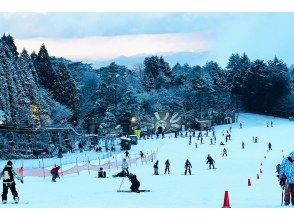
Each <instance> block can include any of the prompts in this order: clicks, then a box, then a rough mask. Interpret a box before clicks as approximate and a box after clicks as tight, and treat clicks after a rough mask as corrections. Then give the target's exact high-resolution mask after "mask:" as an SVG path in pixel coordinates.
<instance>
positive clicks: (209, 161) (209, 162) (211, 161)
mask: <svg viewBox="0 0 294 220" xmlns="http://www.w3.org/2000/svg"><path fill="white" fill-rule="evenodd" d="M214 162H215V161H214V159H213V158H212V157H211V156H210V155H209V154H208V155H207V162H206V164H209V169H211V166H212V168H213V169H215V168H214Z"/></svg>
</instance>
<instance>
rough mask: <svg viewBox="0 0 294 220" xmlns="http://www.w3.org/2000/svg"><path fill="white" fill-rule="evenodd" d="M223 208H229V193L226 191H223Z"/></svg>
mask: <svg viewBox="0 0 294 220" xmlns="http://www.w3.org/2000/svg"><path fill="white" fill-rule="evenodd" d="M223 208H231V206H230V199H229V192H228V191H225V196H224V204H223Z"/></svg>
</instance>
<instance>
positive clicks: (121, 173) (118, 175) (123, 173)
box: [112, 170, 128, 177]
mask: <svg viewBox="0 0 294 220" xmlns="http://www.w3.org/2000/svg"><path fill="white" fill-rule="evenodd" d="M126 176H128V174H127V172H126V171H124V170H122V171H120V172H119V173H118V174H116V175H112V177H126Z"/></svg>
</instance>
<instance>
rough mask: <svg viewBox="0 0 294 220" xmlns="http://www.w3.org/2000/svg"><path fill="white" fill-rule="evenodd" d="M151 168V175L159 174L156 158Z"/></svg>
mask: <svg viewBox="0 0 294 220" xmlns="http://www.w3.org/2000/svg"><path fill="white" fill-rule="evenodd" d="M153 168H154V174H153V175H159V174H158V160H157V161H156V162H155V164H154V165H153Z"/></svg>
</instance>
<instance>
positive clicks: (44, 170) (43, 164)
mask: <svg viewBox="0 0 294 220" xmlns="http://www.w3.org/2000/svg"><path fill="white" fill-rule="evenodd" d="M42 164H43V176H44V180H45V168H44V160H43V158H42Z"/></svg>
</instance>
